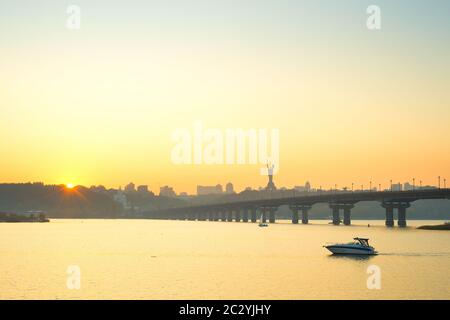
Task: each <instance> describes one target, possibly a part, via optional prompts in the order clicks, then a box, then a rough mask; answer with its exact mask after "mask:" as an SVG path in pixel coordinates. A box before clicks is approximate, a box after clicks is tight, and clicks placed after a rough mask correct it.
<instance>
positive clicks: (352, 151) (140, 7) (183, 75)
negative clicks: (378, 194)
mask: <svg viewBox="0 0 450 320" xmlns="http://www.w3.org/2000/svg"><path fill="white" fill-rule="evenodd" d="M69 5H77V6H78V7H79V8H80V9H81V25H80V26H81V28H80V29H79V30H71V29H68V28H67V26H66V23H67V19H68V16H69V15H68V14H67V12H66V9H67V7H68V6H69ZM369 5H377V6H379V7H380V9H381V29H380V30H369V29H368V28H367V26H366V20H367V18H368V14H367V12H366V9H367V7H368V6H369ZM449 56H450V2H449V1H447V0H442V1H438V0H432V1H406V0H405V1H403V0H398V1H378V0H375V1H364V0H347V1H332V0H314V1H312V0H311V1H292V0H277V1H275V0H273V1H256V0H246V1H235V0H231V1H214V0H213V1H211V0H210V1H206V0H192V1H184V0H183V1H182V0H178V1H175V0H169V1H167V0H166V1H136V0H134V1H133V0H132V1H120V3H119V1H103V0H96V1H78V0H72V1H56V0H55V1H45V0H43V1H24V0H14V1H12V0H10V1H5V0H0V150H2V156H1V157H0V182H28V181H42V182H45V183H51V184H60V183H61V184H62V183H66V184H67V183H74V184H82V185H86V186H89V185H99V184H102V185H105V186H107V187H115V188H117V187H119V186H124V185H125V184H127V183H128V182H131V181H133V182H134V183H135V184H146V185H148V186H149V188H150V189H151V190H153V191H155V192H158V190H159V187H160V186H164V185H169V186H172V187H174V188H175V190H176V191H177V192H182V191H186V192H189V193H193V192H195V190H196V186H197V185H199V184H200V185H215V184H217V183H221V184H223V185H225V184H226V183H227V182H230V181H231V182H233V183H234V185H235V188H236V189H237V190H241V189H243V188H245V187H247V186H250V187H258V186H265V185H266V183H267V177H266V176H263V175H261V174H260V168H261V164H258V165H255V164H248V163H247V164H177V163H174V161H173V159H172V158H171V154H172V151H173V148H174V146H175V143H174V141H173V140H172V136H173V133H174V132H176V130H178V129H180V128H185V129H186V130H188V131H189V132H192V133H193V132H194V126H195V123H198V122H201V123H202V125H203V127H204V128H210V129H214V130H216V131H218V132H222V133H223V132H225V130H226V129H229V128H233V129H242V130H248V129H267V130H270V129H276V130H278V131H279V163H277V167H278V170H277V173H276V175H275V177H274V181H275V184H276V185H277V186H278V187H280V186H286V187H292V186H294V185H303V184H304V183H305V181H310V182H311V184H312V185H313V187H319V186H322V187H323V188H330V187H334V186H335V184H337V186H338V187H344V186H350V185H351V183H354V184H355V186H360V185H365V186H366V187H367V186H368V185H369V182H370V181H372V184H373V185H374V186H378V185H379V184H381V185H382V188H387V187H388V185H389V181H390V180H393V181H394V182H405V181H410V182H412V179H413V178H415V179H416V184H418V181H420V180H422V181H423V184H437V177H438V176H441V177H442V178H450V165H449V163H450V139H449V136H450V126H449V120H450V59H448V57H449Z"/></svg>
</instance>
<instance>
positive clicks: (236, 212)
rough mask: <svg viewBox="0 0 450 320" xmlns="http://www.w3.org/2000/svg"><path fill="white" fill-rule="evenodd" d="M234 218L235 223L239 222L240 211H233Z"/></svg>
mask: <svg viewBox="0 0 450 320" xmlns="http://www.w3.org/2000/svg"><path fill="white" fill-rule="evenodd" d="M234 216H235V221H236V222H241V209H236V210H234Z"/></svg>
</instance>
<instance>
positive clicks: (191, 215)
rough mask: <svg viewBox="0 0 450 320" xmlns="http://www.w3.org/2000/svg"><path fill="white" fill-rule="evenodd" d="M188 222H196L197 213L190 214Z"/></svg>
mask: <svg viewBox="0 0 450 320" xmlns="http://www.w3.org/2000/svg"><path fill="white" fill-rule="evenodd" d="M188 220H189V221H194V220H195V213H194V212H188Z"/></svg>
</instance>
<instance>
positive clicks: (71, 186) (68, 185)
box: [66, 183, 75, 189]
mask: <svg viewBox="0 0 450 320" xmlns="http://www.w3.org/2000/svg"><path fill="white" fill-rule="evenodd" d="M66 187H67V189H73V187H75V186H74V185H73V183H68V184H66Z"/></svg>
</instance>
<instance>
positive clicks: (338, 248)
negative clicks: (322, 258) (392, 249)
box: [325, 245, 377, 255]
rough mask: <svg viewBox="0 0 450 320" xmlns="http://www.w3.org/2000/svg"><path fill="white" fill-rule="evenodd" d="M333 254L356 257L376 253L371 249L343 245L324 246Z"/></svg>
mask: <svg viewBox="0 0 450 320" xmlns="http://www.w3.org/2000/svg"><path fill="white" fill-rule="evenodd" d="M325 248H327V249H328V250H329V251H330V252H331V253H333V254H356V255H375V254H377V252H376V251H375V250H374V249H373V248H367V247H362V246H361V247H360V248H358V247H354V246H345V245H332V246H325Z"/></svg>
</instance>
